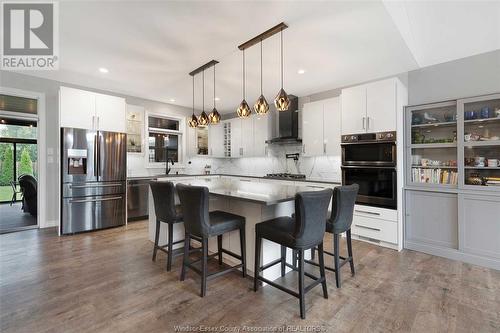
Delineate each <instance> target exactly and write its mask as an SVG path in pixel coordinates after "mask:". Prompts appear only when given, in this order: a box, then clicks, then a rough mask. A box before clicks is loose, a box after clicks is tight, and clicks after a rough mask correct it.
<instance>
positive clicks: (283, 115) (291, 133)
mask: <svg viewBox="0 0 500 333" xmlns="http://www.w3.org/2000/svg"><path fill="white" fill-rule="evenodd" d="M289 97H290V107H289V108H288V111H276V112H277V114H278V117H277V123H278V124H277V130H278V137H276V138H273V139H271V140H267V141H266V143H267V144H277V145H286V144H300V143H302V139H299V99H298V98H297V96H293V95H289Z"/></svg>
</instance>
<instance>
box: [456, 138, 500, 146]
mask: <svg viewBox="0 0 500 333" xmlns="http://www.w3.org/2000/svg"><path fill="white" fill-rule="evenodd" d="M464 146H465V147H490V146H500V140H495V141H467V142H464Z"/></svg>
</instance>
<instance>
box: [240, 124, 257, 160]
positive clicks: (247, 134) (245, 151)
mask: <svg viewBox="0 0 500 333" xmlns="http://www.w3.org/2000/svg"><path fill="white" fill-rule="evenodd" d="M253 117H255V115H254V116H251V117H250V118H245V119H241V156H242V157H251V156H253V154H254V143H253V142H254V141H253V140H254V134H253Z"/></svg>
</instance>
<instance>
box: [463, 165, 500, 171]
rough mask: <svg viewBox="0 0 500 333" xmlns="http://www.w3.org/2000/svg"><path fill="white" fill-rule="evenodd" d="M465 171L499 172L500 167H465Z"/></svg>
mask: <svg viewBox="0 0 500 333" xmlns="http://www.w3.org/2000/svg"><path fill="white" fill-rule="evenodd" d="M464 168H465V169H468V170H500V167H487V166H485V167H476V166H465V167H464Z"/></svg>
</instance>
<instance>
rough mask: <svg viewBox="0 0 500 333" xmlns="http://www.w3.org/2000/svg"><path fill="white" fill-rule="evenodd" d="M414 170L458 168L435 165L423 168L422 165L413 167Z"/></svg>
mask: <svg viewBox="0 0 500 333" xmlns="http://www.w3.org/2000/svg"><path fill="white" fill-rule="evenodd" d="M411 167H412V168H420V169H451V170H453V169H458V167H456V166H435V165H432V166H431V165H429V166H422V165H412V166H411Z"/></svg>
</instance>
